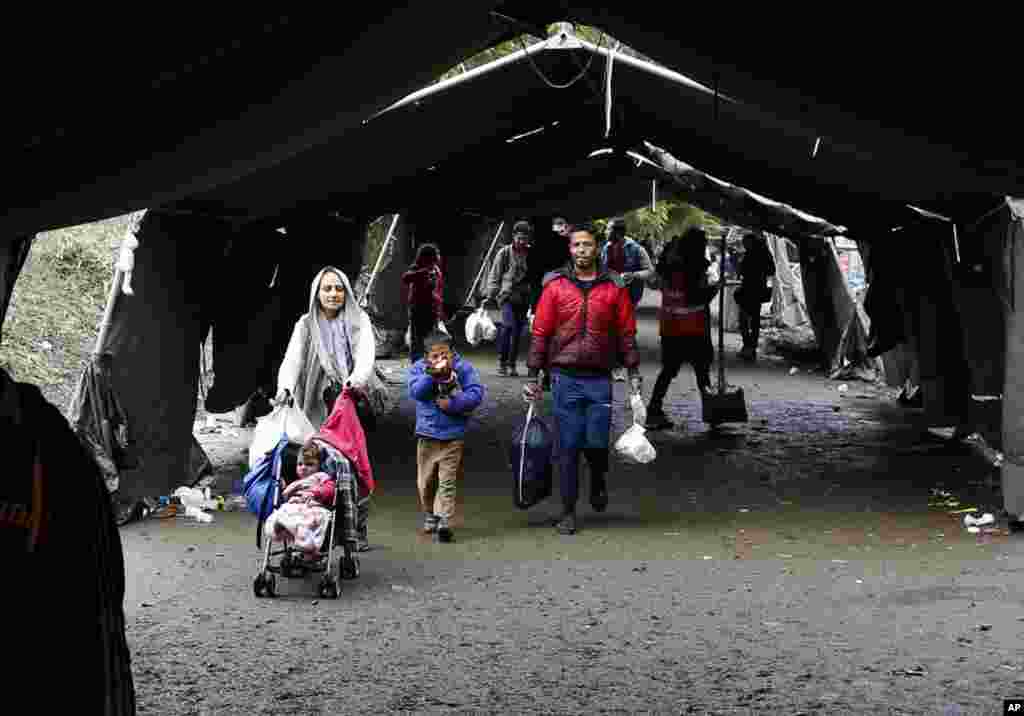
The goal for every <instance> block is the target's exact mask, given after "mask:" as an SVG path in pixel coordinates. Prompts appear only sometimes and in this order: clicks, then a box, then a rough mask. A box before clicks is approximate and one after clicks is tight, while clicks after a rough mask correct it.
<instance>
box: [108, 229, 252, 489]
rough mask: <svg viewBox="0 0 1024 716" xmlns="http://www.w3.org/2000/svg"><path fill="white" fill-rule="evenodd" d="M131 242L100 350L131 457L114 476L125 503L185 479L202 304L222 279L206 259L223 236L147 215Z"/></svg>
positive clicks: (197, 366) (188, 463)
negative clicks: (129, 272)
mask: <svg viewBox="0 0 1024 716" xmlns="http://www.w3.org/2000/svg"><path fill="white" fill-rule="evenodd" d="M138 239H139V248H138V249H137V250H136V252H135V274H134V277H133V280H132V285H133V288H134V289H135V295H134V296H120V297H119V299H118V302H117V304H116V305H115V307H114V312H113V316H112V323H111V326H110V331H109V333H108V334H107V340H106V342H105V345H103V346H100V349H101V350H102V351H104V352H109V353H110V354H111V355H112V356H113V361H112V365H111V380H112V384H113V388H114V390H115V392H116V394H117V397H118V399H119V400H120V402H121V405H122V406H123V408H124V410H125V413H126V414H127V417H128V420H129V426H130V428H129V430H130V434H131V436H132V439H133V441H134V451H135V453H136V454H137V456H138V458H139V465H138V468H137V469H134V470H125V471H124V472H123V473H122V475H121V480H120V493H121V496H122V497H123V498H126V499H130V498H137V497H143V496H153V495H166V494H168V493H170V492H171V491H172V490H173V489H174V488H175V487H177V486H179V485H181V484H183V483H184V482H186V481H187V480H188V479H189V477H190V472H191V470H190V448H191V444H192V422H193V418H194V416H195V409H196V396H197V392H198V382H199V350H198V349H199V343H200V335H201V329H202V325H201V324H202V320H203V304H204V302H205V299H206V290H207V288H208V287H209V286H211V285H212V284H213V283H214V282H215V281H217V280H223V276H218V275H217V274H216V272H215V269H219V268H220V264H219V262H217V261H211V260H210V254H211V253H212V252H211V249H212V248H213V247H215V246H217V245H221V246H223V242H224V239H225V236H224V235H223V233H221V232H220V231H218V227H217V226H216V225H212V224H211V223H210V222H208V221H203V220H197V219H195V218H193V217H187V216H167V215H164V214H160V213H159V212H147V214H146V216H145V217H144V218H143V220H142V224H141V226H140V227H139V231H138ZM204 259H205V260H204ZM244 310H245V307H244V304H243V305H240V306H239V311H240V313H241V312H244Z"/></svg>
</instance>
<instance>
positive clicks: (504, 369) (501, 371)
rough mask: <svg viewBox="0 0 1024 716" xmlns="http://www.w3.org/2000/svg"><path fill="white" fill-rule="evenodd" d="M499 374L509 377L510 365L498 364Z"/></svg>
mask: <svg viewBox="0 0 1024 716" xmlns="http://www.w3.org/2000/svg"><path fill="white" fill-rule="evenodd" d="M498 375H500V376H501V377H502V378H506V377H508V366H507V365H501V366H498Z"/></svg>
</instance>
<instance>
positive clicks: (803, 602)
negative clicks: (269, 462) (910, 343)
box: [122, 317, 1024, 714]
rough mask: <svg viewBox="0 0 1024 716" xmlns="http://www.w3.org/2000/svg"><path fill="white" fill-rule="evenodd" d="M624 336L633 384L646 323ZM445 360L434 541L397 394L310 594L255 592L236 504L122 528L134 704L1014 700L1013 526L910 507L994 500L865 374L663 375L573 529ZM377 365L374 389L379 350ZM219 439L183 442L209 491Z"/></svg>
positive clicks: (293, 586) (817, 708)
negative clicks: (361, 501) (647, 445)
mask: <svg viewBox="0 0 1024 716" xmlns="http://www.w3.org/2000/svg"><path fill="white" fill-rule="evenodd" d="M641 336H642V342H643V346H644V353H645V363H644V367H643V372H644V375H645V382H646V389H647V390H648V391H649V390H650V386H651V385H652V384H653V381H654V377H655V375H656V372H657V367H658V366H657V362H656V361H657V351H656V328H655V326H654V324H653V322H652V321H651V320H650V319H649V317H647V318H645V319H644V320H643V321H642V324H641ZM730 338H731V340H732V342H733V344H735V337H734V336H732V337H730ZM734 348H735V346H734ZM734 348H733V350H734ZM471 358H472V360H474V362H475V363H476V364H477V365H478V367H479V368H480V369H481V371H482V372H483V373H484V375H485V376H486V377H487V382H488V389H489V395H488V399H487V401H486V404H485V405H484V406H483V407H482V409H481V410H480V411H479V413H478V420H477V422H476V423H475V425H474V427H473V428H472V431H471V433H470V435H469V436H468V437H467V444H468V446H469V450H468V451H467V461H466V477H465V480H464V484H463V485H461V486H460V490H461V497H462V499H461V505H460V508H461V509H460V519H459V520H458V521H457V523H456V524H457V530H456V539H457V541H456V543H454V544H451V545H437V544H433V543H430V542H429V541H425V540H423V539H422V538H420V537H418V536H417V535H416V533H415V528H416V526H417V524H418V519H419V516H418V514H417V512H416V499H415V466H414V454H415V453H414V440H413V437H412V425H413V420H414V418H413V414H412V406H411V405H410V404H409V403H408V402H407V401H403V402H402V403H401V404H400V405H399V407H398V408H397V409H396V411H395V412H394V413H393V414H392V415H391V416H389V417H388V418H387V419H386V420H383V421H381V427H380V429H379V430H378V431H377V433H375V434H374V435H373V436H372V437H371V446H370V447H371V455H372V457H373V460H374V468H375V472H376V474H377V477H378V481H379V483H380V488H379V494H378V495H376V496H375V497H374V502H373V508H372V513H371V521H370V541H371V544H372V545H373V547H374V549H373V550H372V551H371V552H369V553H368V554H366V555H365V556H364V558H363V560H362V564H363V570H362V571H363V573H362V576H361V578H360V579H359V580H357V581H355V582H346V583H345V584H344V586H345V590H344V592H343V594H342V596H341V598H340V599H338V600H337V601H325V600H318V599H315V597H314V591H315V590H314V584H313V583H312V582H305V583H303V582H301V581H292V582H289V583H287V584H286V585H285V586H284V588H283V591H284V594H283V595H282V596H281V597H279V598H277V599H275V600H266V599H261V600H257V599H255V598H254V597H253V595H252V578H253V576H254V574H255V570H256V557H257V551H256V547H255V524H254V519H253V518H252V517H251V515H248V514H246V513H238V512H235V513H218V514H216V516H215V519H214V522H213V523H212V524H208V525H200V524H196V523H190V522H185V521H184V520H181V519H171V520H149V521H146V522H142V523H136V524H133V525H129V526H128V527H126V528H125V529H124V530H123V531H122V535H123V539H124V544H125V550H126V556H127V570H128V578H129V579H128V584H129V587H128V590H129V591H128V596H127V598H126V608H127V611H128V617H129V639H130V643H131V646H132V649H133V658H134V662H133V663H134V671H135V675H136V684H137V689H138V695H139V705H140V712H141V713H152V714H196V713H209V714H234V713H237V714H251V713H267V714H288V713H294V714H313V713H467V714H469V713H524V714H525V713H531V714H532V713H553V714H554V713H557V714H561V713H565V714H575V713H636V712H647V713H650V712H653V713H673V714H675V713H682V714H705V713H708V714H711V713H713V714H748V713H749V714H754V713H778V714H796V713H807V714H811V713H857V714H861V713H863V714H884V713H902V714H937V713H943V709H945V708H947V707H955V708H959V711H957V710H952V711H950V713H964V714H974V713H978V714H988V713H997V712H999V711H998V710H997V709H999V708H1000V707H1001V704H1002V699H1003V698H1004V697H1008V696H1012V695H1024V649H1022V648H1021V647H1020V646H1019V644H1020V637H1021V635H1022V632H1024V594H1022V583H1021V579H1020V575H1021V574H1022V572H1024V549H1022V547H1021V541H1020V539H1019V537H1018V536H1016V535H1012V536H1011V535H1007V534H1006V533H1005V532H1004V531H1002V530H996V531H995V532H993V533H982V534H978V535H972V534H968V533H967V532H966V531H965V530H964V529H963V527H962V525H961V524H960V523H959V519H960V518H959V516H956V515H950V514H948V510H947V509H936V508H934V507H929V500H930V498H931V493H932V490H934V489H937V487H941V488H942V489H946V490H948V491H950V492H953V493H955V494H956V495H957V496H958V497H959V499H960V500H961V505H962V506H965V507H966V506H975V505H976V506H979V507H983V508H986V509H987V508H990V507H995V506H998V495H997V494H995V493H993V492H992V490H991V489H990V488H991V485H990V481H989V480H988V478H989V477H990V475H989V474H988V472H987V470H986V468H985V466H984V465H983V464H982V463H981V462H980V461H979V460H978V459H977V458H976V457H974V456H972V455H970V454H968V453H967V452H966V451H964V450H962V449H960V448H952V447H949V446H946V445H944V444H942V443H939V442H937V441H928V440H925V439H923V438H922V431H923V426H922V425H921V423H920V420H919V416H917V415H916V414H915V413H914V412H913V411H907V410H904V409H903V408H900V407H898V406H896V405H894V404H893V403H892V400H891V398H892V396H893V394H892V391H887V390H884V389H881V388H878V387H875V386H871V385H868V384H865V383H857V382H849V383H848V384H847V385H848V389H847V390H846V391H845V392H843V393H840V392H839V391H838V390H837V388H838V385H839V384H838V383H836V382H835V381H829V380H827V379H825V378H824V377H823V376H822V375H820V374H813V373H808V372H807V370H806V367H800V368H801V370H800V372H798V373H796V374H794V375H791V374H790V368H791V367H792V364H790V363H787V362H785V361H779V360H770V359H766V360H764V361H761V362H759V363H758V364H757V365H755V366H746V365H734V364H732V363H730V365H729V369H730V382H733V383H736V384H739V385H743V386H744V388H745V389H746V392H747V396H748V400H749V404H750V412H751V421H750V422H749V423H748V424H746V425H743V426H734V427H731V428H728V429H723V430H721V431H719V432H712V431H708V430H707V429H706V427H705V426H704V425H703V424H702V423H701V422H700V420H699V412H700V406H699V403H698V402H697V394H696V391H695V385H694V382H693V378H692V375H688V374H686V372H685V369H684V373H683V374H682V375H681V376H680V378H679V379H678V380H677V382H676V384H675V385H674V386H673V389H672V392H670V396H669V399H668V401H667V403H666V407H667V409H668V411H669V412H670V414H671V415H672V416H673V417H674V418H677V419H682V420H684V421H685V423H686V427H685V429H679V430H675V431H671V432H666V433H655V434H650V435H651V437H652V442H653V443H654V445H655V447H656V448H657V450H658V458H657V460H656V461H655V462H654V463H653V464H651V465H649V466H644V467H639V466H627V465H623V464H615V465H614V467H613V472H612V475H611V477H610V480H609V489H610V500H611V502H610V506H609V508H608V511H607V512H606V513H604V514H600V515H599V514H595V513H593V512H592V511H591V510H590V508H589V505H587V503H586V496H587V479H586V477H584V479H583V481H582V485H581V490H582V498H581V505H580V514H581V531H580V533H579V534H578V535H576V536H575V537H559V536H558V535H556V534H554V532H553V530H552V529H551V527H550V523H549V517H550V516H551V515H552V514H553V513H554V512H555V510H556V505H555V502H554V501H549V502H548V503H547V504H543V505H540V506H538V507H536V508H534V509H532V510H529V511H526V512H523V511H518V510H516V509H515V508H514V507H513V506H512V499H511V490H512V483H511V476H510V471H509V470H508V467H507V447H508V440H509V438H510V436H511V433H512V431H513V428H514V426H515V424H516V423H517V422H518V421H520V420H522V417H523V413H524V410H523V406H522V403H521V402H520V401H519V400H518V393H519V390H520V387H519V386H520V381H518V380H516V379H510V378H498V377H496V376H495V367H496V366H495V361H494V358H493V356H492V355H491V354H490V352H489V351H488V352H479V351H478V352H474V353H472V354H471ZM384 366H385V367H386V368H387V369H389V370H390V371H391V372H390V376H391V378H392V379H393V380H394V381H395V383H396V386H395V388H396V390H400V389H401V387H400V383H401V382H402V378H403V373H402V365H401V363H400V362H398V361H387V362H384ZM624 393H625V387H624V386H623V384H617V385H616V404H617V409H616V411H615V426H614V433H615V435H616V436H617V435H618V434H619V433H621V431H622V430H623V429H624V428H625V427H626V426H627V425H628V422H629V420H630V418H629V414H628V411H627V410H626V409H624V408H622V402H623V398H624ZM542 415H550V409H549V407H548V408H547V409H545V410H543V411H542ZM225 419H227V418H225ZM232 432H233V433H235V434H234V435H232V434H231V433H232ZM246 432H247V431H242V430H239V429H237V428H228V427H227V424H226V423H225V429H224V430H222V431H221V432H219V433H211V434H206V435H201V436H200V438H201V440H203V442H204V446H205V447H206V448H207V450H208V451H209V452H210V454H211V457H212V458H213V459H214V462H215V463H217V464H218V466H219V472H218V475H217V476H216V480H215V481H214V483H213V484H214V487H215V491H230V486H231V483H232V481H233V479H237V477H238V475H239V468H238V463H240V462H241V460H242V459H243V458H244V456H243V455H242V453H241V449H242V448H244V446H245V444H246V440H247V435H246ZM968 503H970V504H968Z"/></svg>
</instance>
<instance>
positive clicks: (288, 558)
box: [252, 439, 359, 599]
mask: <svg viewBox="0 0 1024 716" xmlns="http://www.w3.org/2000/svg"><path fill="white" fill-rule="evenodd" d="M316 443H317V445H318V446H319V447H320V448H321V451H322V453H323V454H324V455H325V457H324V458H323V459H322V460H321V469H322V471H323V472H326V473H327V474H328V475H330V476H331V477H332V478H333V479H334V483H335V489H334V500H333V503H332V504H331V505H324V507H326V508H327V510H328V511H329V513H330V518H329V523H328V526H327V534H326V537H325V538H324V543H323V545H322V546H321V547H320V548H319V549H318V550H317V552H316V554H315V557H314V558H313V559H306V558H305V557H304V556H303V554H302V551H301V550H300V549H298V548H297V547H295V546H294V545H292V544H291V543H290V542H284V543H281V542H277V543H276V544H275V541H274V536H273V535H264V537H266V539H267V543H266V545H265V547H264V548H263V549H264V553H263V560H262V562H263V563H262V566H261V567H260V572H259V574H258V575H256V579H255V580H254V581H253V585H252V587H253V593H254V594H255V595H256V596H257V597H263V596H267V597H276V596H277V594H278V586H277V575H281V577H283V578H285V579H304V578H305V577H306V575H308V574H321V575H322V576H321V577H320V582H319V587H318V592H317V593H318V594H319V596H320V597H321V598H324V599H337V598H338V596H339V595H340V594H341V580H342V579H356V578H357V577H358V576H359V557H358V556H357V555H356V541H357V539H358V537H357V525H356V495H357V493H356V485H355V481H356V479H357V478H356V475H355V472H354V470H353V469H352V466H351V463H350V462H349V461H348V459H347V458H346V457H345V456H344V455H342V454H341V453H340V452H339V451H338V450H336V449H334V447H332V446H331V445H329V444H328V443H326V442H325V441H323V440H319V439H318V440H316ZM277 449H278V450H280V453H281V454H280V455H279V456H278V459H275V460H274V463H273V465H274V467H273V469H274V475H273V480H274V483H273V487H272V488H271V489H273V490H274V496H273V503H272V504H273V510H276V509H277V508H279V507H280V506H281V505H282V504H284V499H283V494H284V489H285V481H284V478H283V477H282V475H289V474H294V471H295V464H296V461H297V456H298V449H299V447H298V446H297V445H295V444H293V443H288V444H286V443H285V441H284V440H282V443H281V445H279V446H278V448H277ZM264 521H265V518H261V520H260V523H259V526H258V528H257V542H258V541H259V539H260V533H261V532H262V528H263V524H264ZM275 547H277V548H276V549H275ZM336 547H340V548H341V550H340V551H341V556H340V557H339V559H338V561H337V562H335V561H334V555H335V548H336ZM275 558H276V563H275Z"/></svg>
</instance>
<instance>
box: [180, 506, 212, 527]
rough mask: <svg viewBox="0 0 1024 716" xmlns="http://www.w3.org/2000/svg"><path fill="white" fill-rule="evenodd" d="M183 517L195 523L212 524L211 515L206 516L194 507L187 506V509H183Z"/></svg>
mask: <svg viewBox="0 0 1024 716" xmlns="http://www.w3.org/2000/svg"><path fill="white" fill-rule="evenodd" d="M185 517H191V518H192V519H194V520H195V521H196V522H202V523H207V522H213V515H208V514H206V513H205V512H203V511H202V510H201V509H199V508H198V507H195V506H194V505H189V506H188V507H186V508H185Z"/></svg>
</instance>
